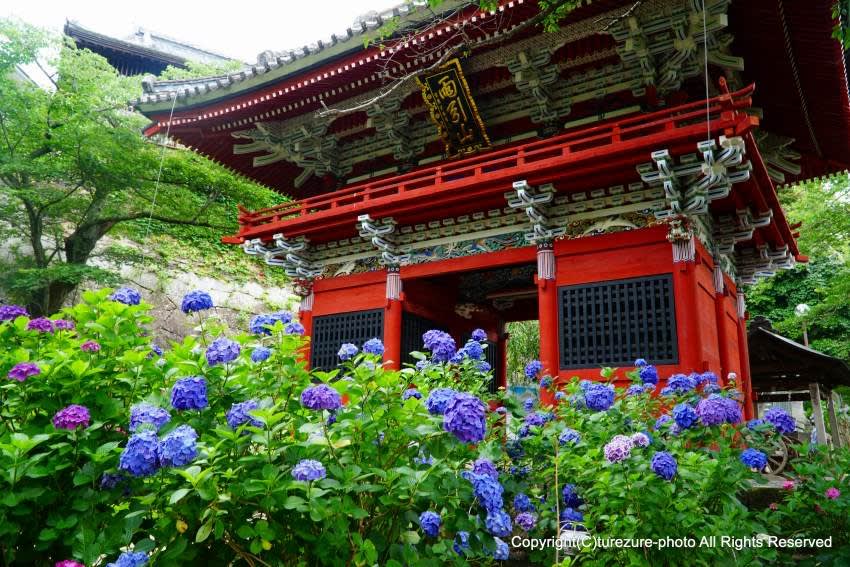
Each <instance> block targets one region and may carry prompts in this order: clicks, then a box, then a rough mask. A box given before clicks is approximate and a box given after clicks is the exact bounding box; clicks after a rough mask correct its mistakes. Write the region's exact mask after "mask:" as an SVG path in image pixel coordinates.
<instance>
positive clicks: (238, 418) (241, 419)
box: [225, 400, 263, 429]
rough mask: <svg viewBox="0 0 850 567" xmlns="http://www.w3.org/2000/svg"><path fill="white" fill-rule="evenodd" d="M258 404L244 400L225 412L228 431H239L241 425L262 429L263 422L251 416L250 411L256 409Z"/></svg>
mask: <svg viewBox="0 0 850 567" xmlns="http://www.w3.org/2000/svg"><path fill="white" fill-rule="evenodd" d="M259 407H260V404H259V403H257V401H256V400H246V401H244V402H239V403H235V404H233V405H232V406H230V409H229V410H227V415H226V416H225V417H226V419H227V425H229V426H230V429H239V427H241V426H243V425H250V426H252V427H262V426H263V422H262V421H260V420H259V419H257V418H256V417H254V416H252V415H251V410H255V409H258V408H259Z"/></svg>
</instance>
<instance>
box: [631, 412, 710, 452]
mask: <svg viewBox="0 0 850 567" xmlns="http://www.w3.org/2000/svg"><path fill="white" fill-rule="evenodd" d="M694 419H696V418H694ZM631 439H632V445H634V446H635V447H649V436H648V435H647V434H646V433H641V432H637V433H633V434H632V437H631Z"/></svg>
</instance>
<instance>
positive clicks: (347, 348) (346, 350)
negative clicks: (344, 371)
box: [337, 343, 360, 360]
mask: <svg viewBox="0 0 850 567" xmlns="http://www.w3.org/2000/svg"><path fill="white" fill-rule="evenodd" d="M359 350H360V349H358V348H357V345H353V344H351V343H345V344H343V345H342V346H341V347H339V352H338V353H337V356H339V359H340V360H350V359H352V358H354V356H356V355H357V352H358V351H359Z"/></svg>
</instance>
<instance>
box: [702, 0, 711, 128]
mask: <svg viewBox="0 0 850 567" xmlns="http://www.w3.org/2000/svg"><path fill="white" fill-rule="evenodd" d="M705 1H706V0H702V42H703V54H704V55H705V57H704V59H705V124H706V126H705V127H706V130H707V135H706V137H705V139H706V140H711V112H710V110H709V108H710V105H709V103H708V24H707V19H708V15H707V13H706V7H705Z"/></svg>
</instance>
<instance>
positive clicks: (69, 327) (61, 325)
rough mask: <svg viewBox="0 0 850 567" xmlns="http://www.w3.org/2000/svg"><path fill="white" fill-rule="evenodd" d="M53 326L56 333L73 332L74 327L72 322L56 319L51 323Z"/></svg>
mask: <svg viewBox="0 0 850 567" xmlns="http://www.w3.org/2000/svg"><path fill="white" fill-rule="evenodd" d="M53 326H54V327H55V328H56V330H57V331H73V330H74V328H75V327H76V325H74V322H73V321H68V320H67V319H56V320H55V321H53Z"/></svg>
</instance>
